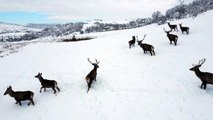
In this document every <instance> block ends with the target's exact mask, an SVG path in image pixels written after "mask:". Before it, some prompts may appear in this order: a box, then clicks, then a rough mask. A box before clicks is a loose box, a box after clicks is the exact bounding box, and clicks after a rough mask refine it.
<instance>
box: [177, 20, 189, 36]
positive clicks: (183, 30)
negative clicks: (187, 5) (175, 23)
mask: <svg viewBox="0 0 213 120" xmlns="http://www.w3.org/2000/svg"><path fill="white" fill-rule="evenodd" d="M179 26H180V30H181V32H182V34H183V32H186V34H189V27H183V26H182V23H181V24H179Z"/></svg>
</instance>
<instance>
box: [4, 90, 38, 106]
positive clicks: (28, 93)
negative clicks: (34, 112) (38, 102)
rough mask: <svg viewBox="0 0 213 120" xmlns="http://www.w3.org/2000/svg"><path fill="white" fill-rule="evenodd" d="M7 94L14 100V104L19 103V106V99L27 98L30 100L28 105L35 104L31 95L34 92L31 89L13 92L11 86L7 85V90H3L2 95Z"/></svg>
mask: <svg viewBox="0 0 213 120" xmlns="http://www.w3.org/2000/svg"><path fill="white" fill-rule="evenodd" d="M7 94H9V95H10V96H11V97H13V98H14V99H15V100H16V104H19V105H20V106H21V101H25V100H29V101H30V102H29V103H28V105H30V104H31V103H32V104H33V105H35V103H34V101H33V96H34V93H33V92H31V91H16V92H14V91H13V90H12V87H11V86H9V87H8V88H7V90H6V91H5V93H4V95H7Z"/></svg>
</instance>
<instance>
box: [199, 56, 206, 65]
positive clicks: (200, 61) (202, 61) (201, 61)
mask: <svg viewBox="0 0 213 120" xmlns="http://www.w3.org/2000/svg"><path fill="white" fill-rule="evenodd" d="M205 61H206V58H203V59H202V60H199V63H198V65H202V64H203V63H204V62H205Z"/></svg>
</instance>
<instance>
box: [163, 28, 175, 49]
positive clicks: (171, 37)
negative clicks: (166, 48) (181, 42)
mask: <svg viewBox="0 0 213 120" xmlns="http://www.w3.org/2000/svg"><path fill="white" fill-rule="evenodd" d="M163 30H164V31H165V32H166V34H167V37H168V38H169V41H170V44H172V42H174V43H175V45H177V40H178V36H177V35H174V34H170V32H172V30H170V31H166V30H165V28H163Z"/></svg>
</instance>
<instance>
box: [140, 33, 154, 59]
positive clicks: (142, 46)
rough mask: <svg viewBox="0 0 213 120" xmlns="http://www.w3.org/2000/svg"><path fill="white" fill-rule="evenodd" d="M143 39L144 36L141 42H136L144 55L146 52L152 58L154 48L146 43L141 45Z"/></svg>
mask: <svg viewBox="0 0 213 120" xmlns="http://www.w3.org/2000/svg"><path fill="white" fill-rule="evenodd" d="M145 37H146V34H145V35H144V37H143V39H142V40H137V42H138V45H139V46H140V47H141V48H142V49H143V51H144V53H147V51H149V52H150V54H151V56H152V54H153V55H155V51H154V47H153V46H152V45H150V44H147V43H142V42H143V41H144V39H145Z"/></svg>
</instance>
